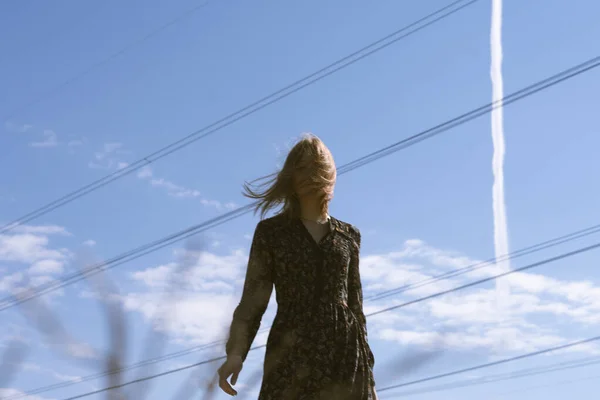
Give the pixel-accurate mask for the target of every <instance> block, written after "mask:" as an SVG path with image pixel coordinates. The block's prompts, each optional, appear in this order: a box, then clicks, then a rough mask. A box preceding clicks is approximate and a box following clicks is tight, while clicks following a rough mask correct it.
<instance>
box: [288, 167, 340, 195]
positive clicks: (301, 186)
mask: <svg viewBox="0 0 600 400" xmlns="http://www.w3.org/2000/svg"><path fill="white" fill-rule="evenodd" d="M311 172H312V171H311V170H310V168H300V169H298V170H297V171H296V173H295V174H294V192H295V193H296V195H297V196H298V197H309V196H310V197H314V196H318V197H320V196H321V195H323V194H325V193H333V187H334V185H335V183H332V184H330V185H328V186H325V187H324V186H323V185H322V184H318V183H315V182H314V181H313V179H312V176H311ZM334 182H335V181H334Z"/></svg>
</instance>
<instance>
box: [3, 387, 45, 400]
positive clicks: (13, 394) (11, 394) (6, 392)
mask: <svg viewBox="0 0 600 400" xmlns="http://www.w3.org/2000/svg"><path fill="white" fill-rule="evenodd" d="M0 396H1V397H2V398H5V397H6V398H19V399H23V400H50V398H48V397H41V396H33V395H26V394H25V392H22V391H20V390H18V389H11V388H0Z"/></svg>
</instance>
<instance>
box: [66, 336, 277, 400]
mask: <svg viewBox="0 0 600 400" xmlns="http://www.w3.org/2000/svg"><path fill="white" fill-rule="evenodd" d="M263 347H265V345H261V346H256V347H253V348H251V349H250V350H257V349H260V348H263ZM224 359H225V356H220V357H215V358H211V359H209V360H204V361H200V362H197V363H195V364H190V365H184V366H183V367H179V368H175V369H171V370H168V371H165V372H161V373H159V374H154V375H151V376H145V377H143V378H139V379H134V380H132V381H129V382H125V383H121V384H119V385H113V386H110V387H106V388H102V389H99V390H95V391H93V392H88V393H83V394H80V395H77V396H73V397H69V398H68V399H64V400H76V399H81V398H83V397H88V396H91V395H94V394H99V393H104V392H108V391H109V390H114V389H120V388H122V387H125V386H129V385H133V384H134V383H140V382H146V381H149V380H152V379H156V378H160V377H162V376H166V375H171V374H174V373H176V372H181V371H185V370H188V369H190V368H194V367H199V366H200V365H205V364H210V363H212V362H215V361H219V360H224Z"/></svg>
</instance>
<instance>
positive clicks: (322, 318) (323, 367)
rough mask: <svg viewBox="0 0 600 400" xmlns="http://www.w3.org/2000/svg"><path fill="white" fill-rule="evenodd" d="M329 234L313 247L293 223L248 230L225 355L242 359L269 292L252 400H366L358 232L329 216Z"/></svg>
mask: <svg viewBox="0 0 600 400" xmlns="http://www.w3.org/2000/svg"><path fill="white" fill-rule="evenodd" d="M329 228H330V229H329V233H328V234H327V235H326V236H324V237H323V238H322V239H321V241H320V242H319V243H317V242H316V241H315V240H314V239H313V237H312V236H311V235H310V233H309V232H308V230H307V229H306V227H305V226H304V224H303V223H302V221H301V220H300V219H299V218H291V219H290V218H288V217H287V216H285V215H277V216H275V217H271V218H268V219H265V220H262V221H261V222H259V223H258V225H257V226H256V230H255V232H254V238H253V241H252V246H251V249H250V259H249V261H248V270H247V272H246V280H245V283H244V290H243V293H242V298H241V301H240V303H239V305H238V306H237V308H236V309H235V312H234V314H233V321H232V323H231V328H230V333H229V339H228V341H227V345H226V352H227V354H228V355H231V354H237V355H240V356H241V357H242V359H244V360H245V359H246V355H247V354H248V351H249V349H250V345H251V344H252V341H253V340H254V338H255V336H256V334H257V331H258V329H259V326H260V322H261V319H262V316H263V314H264V312H265V310H266V308H267V305H268V303H269V299H270V297H271V292H272V290H273V287H275V291H276V299H277V314H276V316H275V320H274V322H273V326H272V328H271V331H270V334H269V338H268V341H267V348H266V354H265V361H264V366H263V379H262V386H261V390H260V395H259V400H316V399H327V400H338V399H339V400H370V399H372V398H373V394H372V393H373V388H374V387H375V381H374V378H373V365H374V363H375V359H374V357H373V353H372V352H371V349H370V347H369V345H368V342H367V326H366V319H365V315H364V312H363V308H362V287H361V280H360V273H359V251H360V232H359V230H358V229H357V228H355V227H354V226H352V225H350V224H348V223H345V222H342V221H340V220H337V219H335V218H333V217H331V218H330V220H329Z"/></svg>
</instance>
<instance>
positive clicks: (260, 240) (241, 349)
mask: <svg viewBox="0 0 600 400" xmlns="http://www.w3.org/2000/svg"><path fill="white" fill-rule="evenodd" d="M272 292H273V274H272V259H271V254H270V251H269V247H268V243H267V242H266V239H265V234H264V226H263V225H262V224H261V223H259V224H258V225H257V226H256V229H255V231H254V238H253V239H252V246H251V247H250V257H249V259H248V266H247V270H246V279H245V282H244V289H243V292H242V298H241V300H240V302H239V304H238V306H237V307H236V309H235V311H234V313H233V321H232V322H231V327H230V329H229V339H228V340H227V343H226V345H225V351H226V353H227V355H228V356H230V355H238V356H241V357H242V359H243V360H245V359H246V356H247V354H248V351H249V350H250V346H251V345H252V342H253V341H254V338H255V337H256V334H257V332H258V328H259V327H260V322H261V319H262V316H263V314H264V313H265V310H266V309H267V306H268V305H269V300H270V298H271V293H272Z"/></svg>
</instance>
